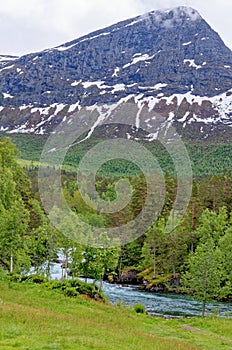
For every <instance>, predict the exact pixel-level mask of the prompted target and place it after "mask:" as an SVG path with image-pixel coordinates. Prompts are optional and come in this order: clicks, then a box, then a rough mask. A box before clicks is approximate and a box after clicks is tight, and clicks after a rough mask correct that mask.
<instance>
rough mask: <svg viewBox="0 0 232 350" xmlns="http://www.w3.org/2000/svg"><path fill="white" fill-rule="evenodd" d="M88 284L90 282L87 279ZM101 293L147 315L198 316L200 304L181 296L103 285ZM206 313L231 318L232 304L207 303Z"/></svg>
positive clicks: (56, 275) (56, 274) (57, 268)
mask: <svg viewBox="0 0 232 350" xmlns="http://www.w3.org/2000/svg"><path fill="white" fill-rule="evenodd" d="M51 278H52V279H60V278H61V265H60V264H54V265H53V266H52V269H51ZM88 282H89V283H92V280H90V279H88ZM103 291H104V293H105V295H106V296H107V297H108V299H109V300H110V302H111V303H113V304H116V303H117V302H119V301H120V302H122V303H124V304H126V305H128V306H130V305H134V304H136V303H139V304H143V305H144V306H145V308H146V311H147V312H148V313H149V314H160V315H175V316H176V315H177V316H200V315H201V302H199V301H197V300H195V299H193V298H190V297H187V296H183V295H176V294H156V293H151V292H145V291H141V290H139V287H137V286H127V287H124V286H122V285H118V284H110V283H107V282H104V283H103ZM206 313H207V314H208V315H209V314H217V315H219V316H224V317H232V303H221V302H214V303H208V304H207V307H206Z"/></svg>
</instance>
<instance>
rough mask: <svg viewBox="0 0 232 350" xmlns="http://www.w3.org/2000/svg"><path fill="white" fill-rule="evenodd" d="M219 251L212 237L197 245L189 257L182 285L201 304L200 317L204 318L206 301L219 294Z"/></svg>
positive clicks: (220, 278)
mask: <svg viewBox="0 0 232 350" xmlns="http://www.w3.org/2000/svg"><path fill="white" fill-rule="evenodd" d="M221 261H222V256H221V251H220V249H218V248H217V247H216V246H215V243H214V240H213V238H212V237H210V238H208V240H207V241H206V242H205V243H201V244H199V245H198V247H197V249H196V251H195V253H191V254H190V256H189V270H188V272H186V274H185V276H184V278H183V280H184V285H185V287H187V288H188V289H190V290H191V292H192V293H193V294H194V295H195V296H196V298H197V299H199V300H200V301H201V302H202V317H204V316H205V309H206V303H207V301H210V300H212V298H213V297H215V296H217V295H219V294H220V288H221V280H222V264H221Z"/></svg>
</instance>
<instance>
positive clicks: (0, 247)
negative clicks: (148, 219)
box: [0, 139, 232, 301]
mask: <svg viewBox="0 0 232 350" xmlns="http://www.w3.org/2000/svg"><path fill="white" fill-rule="evenodd" d="M16 154H17V150H16V148H15V146H14V145H13V144H12V143H11V142H10V140H9V139H2V140H1V141H0V156H1V158H0V160H1V163H0V172H1V192H0V221H1V232H0V256H1V258H0V265H1V271H5V272H7V271H8V272H9V273H11V274H12V273H13V274H15V273H19V274H25V273H28V272H29V271H30V269H31V268H33V269H34V271H35V272H36V273H38V274H42V275H45V276H49V271H50V266H51V264H52V263H53V262H54V261H56V259H57V257H58V252H59V254H61V255H62V256H63V278H67V276H68V273H69V274H71V275H72V277H78V276H79V275H84V276H89V277H93V278H94V279H98V280H102V279H103V278H109V280H111V281H114V282H116V281H122V276H123V275H124V276H125V273H126V271H137V277H136V279H137V282H140V283H142V282H143V284H144V283H145V282H146V283H145V285H146V289H147V290H158V291H169V290H170V291H173V290H174V291H176V292H182V293H183V292H185V293H190V294H194V295H196V296H197V297H199V298H200V299H204V300H205V301H207V300H209V299H211V298H214V299H218V300H230V299H231V294H232V293H231V291H232V288H231V287H232V274H231V271H232V266H231V262H232V256H231V252H232V215H231V212H232V175H231V174H227V173H225V174H224V175H218V176H213V177H205V178H195V179H194V183H193V193H192V197H191V200H190V203H189V206H188V208H187V211H186V213H185V216H184V218H183V219H182V221H181V222H180V224H179V225H178V226H177V227H176V228H175V229H174V230H173V231H170V232H169V233H166V232H165V223H166V221H167V218H168V217H169V216H170V213H171V210H172V206H173V202H174V199H175V195H176V179H175V178H174V177H172V176H170V175H168V174H166V176H165V184H166V197H165V204H164V207H163V210H162V213H161V215H160V216H159V218H158V220H157V221H155V222H154V224H153V225H152V226H151V227H150V228H149V229H148V231H147V232H146V233H145V234H143V235H142V236H140V237H139V238H137V239H136V240H134V241H132V242H129V243H127V244H126V245H124V246H122V247H114V248H110V244H108V246H109V248H100V247H101V246H104V247H107V242H109V236H108V234H107V228H110V227H114V226H118V225H119V224H120V225H123V224H124V223H126V222H129V221H130V220H132V219H133V218H134V217H136V216H137V215H138V213H139V212H140V211H141V209H142V207H143V205H144V201H145V199H146V182H145V178H144V176H143V175H137V176H134V177H130V178H127V181H129V182H130V183H131V186H132V188H133V196H132V200H131V203H130V204H129V205H127V206H126V208H124V209H123V210H121V211H119V212H117V213H113V214H105V215H102V214H99V213H98V212H96V211H94V210H93V209H90V208H89V207H88V206H87V205H86V202H85V201H84V200H83V199H82V197H81V195H80V193H79V190H78V183H77V181H76V178H75V175H74V174H72V173H69V172H66V171H63V174H62V186H63V193H64V196H65V199H66V201H67V203H68V205H69V207H70V208H71V209H72V211H73V212H74V213H75V214H76V215H77V216H79V217H80V218H81V219H82V220H83V221H85V222H87V223H90V224H91V225H92V226H93V227H96V226H98V227H105V233H104V234H102V235H101V236H100V237H98V242H97V243H98V247H96V248H94V247H93V245H92V244H91V242H92V241H93V239H94V238H93V232H91V230H90V231H88V232H86V231H85V229H84V225H83V226H81V225H80V226H79V227H75V230H76V232H77V235H76V237H75V240H74V239H73V237H70V236H69V231H72V230H73V222H70V221H69V220H67V221H64V222H62V223H61V224H60V226H59V229H57V228H54V227H52V225H51V223H49V221H48V219H47V217H46V215H45V213H44V211H43V208H42V207H41V205H40V198H39V193H38V185H37V168H33V167H31V168H30V169H27V170H26V172H25V171H23V170H22V168H21V167H20V166H19V165H18V163H17V160H16ZM53 171H54V170H53ZM26 173H27V174H26ZM47 174H48V176H50V174H51V171H50V169H49V167H47ZM96 188H97V191H98V193H99V195H100V197H101V198H102V199H104V200H106V201H111V200H113V199H115V196H116V192H115V179H111V178H108V179H106V178H101V177H100V176H99V177H98V178H97V179H96ZM173 215H174V216H173V218H174V220H175V213H174V214H173ZM83 237H84V238H85V242H86V244H87V245H84V244H83ZM45 262H46V263H45ZM44 263H45V264H44Z"/></svg>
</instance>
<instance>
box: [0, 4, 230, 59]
mask: <svg viewBox="0 0 232 350" xmlns="http://www.w3.org/2000/svg"><path fill="white" fill-rule="evenodd" d="M180 5H188V6H192V7H194V8H196V9H197V10H198V11H199V12H200V13H201V14H202V15H203V17H204V18H206V20H208V21H209V22H210V24H211V26H212V27H213V28H215V29H216V30H217V31H218V32H219V33H220V34H221V35H222V37H223V38H224V39H225V41H226V42H227V44H229V45H230V44H231V47H232V35H231V31H230V30H229V28H230V13H231V11H232V3H231V0H221V1H220V5H218V3H216V4H215V2H212V1H210V0H205V1H202V0H185V1H184V2H183V3H182V4H180V1H179V0H162V1H161V0H123V2H119V1H118V0H111V1H109V0H97V1H96V0H85V1H83V0H66V1H64V0H20V1H18V0H7V1H4V2H2V3H1V6H0V30H1V39H0V53H3V54H4V53H10V54H22V53H26V52H31V51H38V50H42V49H45V48H47V47H53V46H56V45H59V44H62V43H63V42H66V41H70V40H72V39H75V38H77V37H80V36H82V35H85V34H87V33H90V32H91V31H94V30H97V29H99V28H104V27H106V26H108V25H111V24H113V23H115V22H118V21H120V20H124V19H127V18H130V17H133V16H136V15H139V14H143V13H145V12H148V11H151V10H156V9H163V8H170V7H175V6H180ZM222 19H223V20H222Z"/></svg>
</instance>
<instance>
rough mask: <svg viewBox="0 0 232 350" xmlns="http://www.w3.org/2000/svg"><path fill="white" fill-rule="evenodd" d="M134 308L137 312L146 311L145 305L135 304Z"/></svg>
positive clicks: (142, 312)
mask: <svg viewBox="0 0 232 350" xmlns="http://www.w3.org/2000/svg"><path fill="white" fill-rule="evenodd" d="M134 310H135V312H136V313H137V314H144V313H145V312H146V309H145V306H144V305H142V304H135V305H134Z"/></svg>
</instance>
